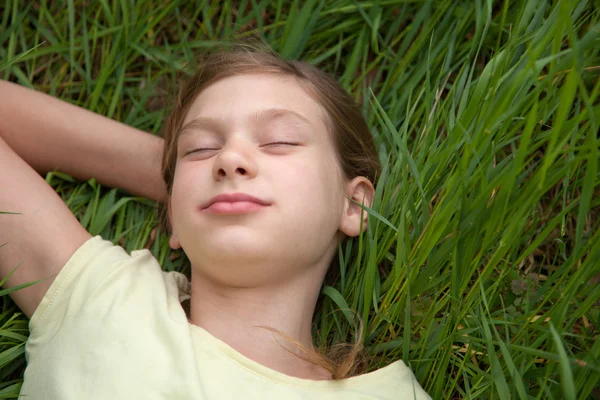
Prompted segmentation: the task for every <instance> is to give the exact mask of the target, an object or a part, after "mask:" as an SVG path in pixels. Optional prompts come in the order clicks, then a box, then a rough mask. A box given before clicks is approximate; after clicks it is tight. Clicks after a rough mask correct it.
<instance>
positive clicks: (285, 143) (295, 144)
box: [186, 142, 300, 155]
mask: <svg viewBox="0 0 600 400" xmlns="http://www.w3.org/2000/svg"><path fill="white" fill-rule="evenodd" d="M274 144H284V145H289V146H298V145H299V144H300V143H299V142H273V143H267V144H265V145H264V146H271V145H274ZM264 146H263V147H264ZM209 150H219V149H215V148H212V147H207V148H199V149H194V150H191V151H189V152H187V153H186V155H188V154H192V153H196V152H201V151H209Z"/></svg>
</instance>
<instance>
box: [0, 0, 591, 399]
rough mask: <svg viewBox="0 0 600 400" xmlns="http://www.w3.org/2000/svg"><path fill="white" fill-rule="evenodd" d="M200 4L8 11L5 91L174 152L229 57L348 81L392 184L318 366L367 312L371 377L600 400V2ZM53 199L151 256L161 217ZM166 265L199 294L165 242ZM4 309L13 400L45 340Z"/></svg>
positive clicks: (2, 49)
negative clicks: (189, 83)
mask: <svg viewBox="0 0 600 400" xmlns="http://www.w3.org/2000/svg"><path fill="white" fill-rule="evenodd" d="M22 3H27V4H30V5H28V6H24V5H22ZM62 3H64V4H62ZM84 3H85V4H87V6H86V7H84ZM192 3H195V2H190V1H183V0H172V1H168V2H167V1H158V0H149V1H135V2H134V1H128V0H123V1H116V0H115V1H100V0H88V1H86V2H83V1H81V0H68V1H64V2H60V1H58V2H53V1H39V2H20V1H17V0H4V2H3V4H0V65H1V67H0V69H1V70H2V71H1V72H0V74H2V77H3V78H4V79H10V80H12V81H15V82H18V83H20V84H21V85H24V86H28V87H35V88H37V89H38V90H41V91H43V92H47V93H50V94H52V95H54V96H57V97H59V98H62V99H65V100H68V101H70V102H73V103H75V104H78V105H80V106H82V107H85V108H88V109H90V110H92V111H95V112H98V113H100V114H103V115H106V116H108V117H111V118H114V119H117V120H120V121H123V122H125V123H127V124H130V125H132V126H135V127H137V128H140V129H143V130H146V131H149V132H154V133H159V132H160V130H161V128H162V126H163V122H164V121H165V118H166V115H167V114H168V105H169V102H170V101H171V99H172V95H171V94H172V93H174V87H175V86H176V83H177V81H178V79H180V77H181V76H182V72H183V71H184V68H185V67H186V65H187V64H188V63H190V61H191V60H192V59H193V57H194V55H195V54H197V53H199V52H202V51H203V49H205V48H207V47H210V46H212V45H213V44H214V43H215V42H218V41H222V40H230V39H240V38H246V37H251V36H260V37H262V38H263V39H264V40H266V41H268V42H269V43H270V44H271V45H272V46H273V47H274V48H275V49H276V50H277V51H279V52H281V53H282V54H283V55H285V56H286V57H289V58H300V59H303V60H306V61H308V62H310V63H313V64H315V65H318V66H320V67H321V68H323V69H325V70H327V71H329V72H331V73H333V74H335V75H336V76H337V77H338V78H339V80H340V82H341V83H342V85H343V86H344V87H345V88H347V89H348V90H349V91H351V92H352V93H353V94H354V95H355V96H356V98H357V99H359V100H361V101H362V103H363V105H364V112H365V115H367V118H368V121H369V124H370V126H371V127H372V130H373V134H374V135H375V137H376V139H377V143H378V144H379V148H380V152H381V153H380V154H381V159H382V161H383V163H384V165H385V169H384V174H383V177H382V179H381V181H380V183H379V185H378V187H377V190H376V200H375V204H374V207H373V210H372V211H369V212H371V214H372V215H371V221H372V223H371V225H370V229H369V230H368V231H367V233H365V234H364V235H363V236H362V237H360V238H358V239H356V240H353V241H348V242H347V243H346V244H345V245H344V246H343V247H341V248H340V249H339V254H340V257H339V258H340V264H341V265H340V268H341V277H340V279H338V280H337V281H336V282H335V283H332V285H331V286H327V287H325V288H324V290H323V302H322V304H321V305H320V307H319V309H318V310H317V312H316V314H315V327H316V328H318V334H317V330H316V329H315V342H316V344H320V343H326V342H329V341H332V340H343V341H345V340H350V339H351V337H352V330H353V327H354V324H355V322H356V321H355V320H354V319H353V317H352V313H350V312H347V311H346V312H344V311H340V309H344V308H351V309H352V310H355V311H356V312H357V313H358V315H360V316H361V318H362V319H363V320H364V323H365V327H366V332H367V335H366V341H365V346H366V347H367V349H368V352H369V354H370V355H371V356H372V357H373V358H372V362H371V364H370V365H369V369H370V370H372V369H376V368H378V367H381V366H384V365H387V364H389V363H390V362H391V361H394V360H396V359H398V358H402V359H404V360H405V361H406V362H408V363H410V365H411V367H412V369H413V370H414V372H415V374H416V376H417V379H418V380H419V382H421V384H422V385H423V386H424V388H425V390H426V391H427V392H428V393H429V394H430V395H431V396H432V397H433V398H434V399H455V398H501V399H505V398H518V399H539V398H551V399H563V398H566V399H587V398H599V397H600V391H599V390H598V389H597V388H598V387H600V340H598V335H599V332H600V307H599V306H600V289H599V287H600V221H599V218H598V215H599V214H600V174H599V145H600V139H599V135H598V132H599V130H600V129H599V128H600V127H599V125H600V101H599V98H598V95H599V94H600V79H598V78H599V76H600V24H599V21H600V5H599V3H598V1H566V0H562V1H550V2H546V1H537V0H531V1H504V2H502V1H495V2H492V1H482V0H481V1H478V0H475V1H455V0H437V1H424V0H411V1H408V0H405V1H394V0H389V1H360V2H357V1H352V0H331V1H330V0H328V1H317V0H308V1H294V2H289V1H282V0H250V1H244V0H242V1H239V2H238V1H236V2H232V1H224V2H219V3H220V5H219V6H217V5H216V4H217V2H206V1H203V2H200V1H199V2H197V4H192ZM0 95H1V94H0ZM47 181H48V182H49V183H50V184H51V185H52V186H53V187H54V188H55V189H56V191H57V192H58V193H59V194H60V195H61V196H62V197H63V199H64V200H65V202H66V203H67V204H68V205H69V207H70V208H71V209H72V210H73V213H74V214H75V215H76V216H77V217H78V218H79V219H80V221H81V222H82V224H83V225H84V226H85V227H86V228H87V229H88V230H89V231H90V232H91V233H92V234H94V235H95V234H101V235H102V236H103V237H104V238H107V239H111V240H113V241H114V242H119V243H121V244H122V245H123V246H124V247H125V248H126V249H127V250H133V249H136V248H140V247H143V246H145V245H146V243H148V242H149V238H150V235H151V232H152V230H153V229H154V228H155V226H156V217H155V205H154V204H153V203H152V202H150V201H147V200H144V199H139V198H132V197H130V196H128V195H127V194H126V193H123V192H121V191H117V190H111V189H110V188H103V187H100V186H99V185H98V184H96V183H95V182H94V181H93V180H92V181H89V182H75V181H74V180H73V179H71V178H70V177H68V176H66V175H64V174H60V173H51V174H48V176H47ZM0 190H1V189H0ZM3 211H10V210H3ZM151 250H152V252H153V253H154V254H155V256H156V257H157V258H158V260H159V261H160V262H161V264H162V265H163V266H164V268H165V269H167V270H173V269H176V270H180V271H184V272H189V266H188V265H187V261H186V259H185V257H184V256H182V254H181V253H179V252H172V251H171V250H170V249H169V248H168V244H167V239H166V237H165V236H164V235H161V234H160V233H159V234H158V236H157V240H155V241H154V242H153V245H152V246H151ZM0 295H2V293H0ZM0 303H1V304H2V310H1V312H0V382H3V383H0V398H14V397H16V395H17V393H18V390H19V387H20V382H21V380H22V373H23V369H24V366H25V359H24V346H23V345H24V343H25V341H26V338H27V334H28V329H27V320H26V319H25V318H24V317H23V316H22V315H20V314H19V310H18V309H17V308H16V307H15V305H14V304H13V303H12V301H11V300H10V298H9V297H8V296H7V295H5V294H4V295H3V296H2V297H0Z"/></svg>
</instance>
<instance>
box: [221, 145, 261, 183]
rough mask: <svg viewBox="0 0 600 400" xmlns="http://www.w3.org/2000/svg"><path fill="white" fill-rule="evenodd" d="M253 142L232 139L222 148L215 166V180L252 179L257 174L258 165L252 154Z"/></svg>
mask: <svg viewBox="0 0 600 400" xmlns="http://www.w3.org/2000/svg"><path fill="white" fill-rule="evenodd" d="M252 151H253V144H252V143H249V142H248V141H245V140H234V139H231V140H229V142H228V143H227V144H226V145H225V147H223V148H222V149H221V151H220V152H219V154H218V155H217V158H216V160H215V164H214V166H213V176H214V178H215V180H217V181H219V180H224V179H238V178H240V177H243V178H246V179H250V178H253V177H255V176H256V173H257V172H258V166H257V164H256V160H255V159H254V157H253V155H252Z"/></svg>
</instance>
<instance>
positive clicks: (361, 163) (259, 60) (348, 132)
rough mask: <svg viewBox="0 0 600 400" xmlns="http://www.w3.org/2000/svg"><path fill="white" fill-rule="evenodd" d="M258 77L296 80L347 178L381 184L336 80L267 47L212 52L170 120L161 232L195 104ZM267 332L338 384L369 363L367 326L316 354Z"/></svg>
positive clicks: (351, 105) (367, 137)
mask: <svg viewBox="0 0 600 400" xmlns="http://www.w3.org/2000/svg"><path fill="white" fill-rule="evenodd" d="M257 73H263V74H264V73H269V74H276V75H283V76H289V77H293V78H295V79H296V81H297V82H298V84H299V85H301V87H303V88H304V89H305V90H306V91H307V92H308V93H309V94H310V95H311V96H312V97H313V98H314V100H315V101H317V103H319V104H320V105H321V107H323V109H324V110H325V111H326V114H327V122H328V124H327V125H328V129H329V133H330V134H331V135H332V138H333V142H334V147H335V150H336V156H337V160H338V162H339V165H340V167H341V171H342V174H343V176H344V177H345V178H346V179H348V180H351V179H353V178H355V177H358V176H364V177H366V178H368V179H369V180H370V181H371V182H372V183H373V184H375V183H376V180H377V178H378V175H379V173H380V170H381V165H380V163H379V157H378V154H377V150H376V148H375V145H374V142H373V138H372V136H371V133H370V131H369V128H368V126H367V123H366V121H365V119H364V117H363V116H362V113H361V110H360V108H359V106H358V105H357V104H356V102H355V101H354V99H352V97H351V96H350V95H349V94H348V93H347V92H346V91H345V90H344V89H343V88H342V87H341V86H340V85H339V84H338V82H337V81H336V80H335V79H334V78H333V77H331V76H330V75H328V74H327V73H325V72H323V71H321V70H319V69H318V68H316V67H313V66H312V65H310V64H307V63H305V62H302V61H288V60H284V59H282V58H281V57H280V56H279V55H277V54H276V53H275V52H273V51H272V50H270V49H268V48H264V47H262V46H261V47H257V46H255V45H252V46H250V45H245V44H240V45H234V46H231V47H229V48H224V49H219V50H218V51H212V52H209V53H207V54H204V55H203V56H202V57H201V58H200V61H199V69H198V72H197V73H196V74H194V75H193V76H192V77H191V78H190V79H189V80H188V81H187V82H186V83H185V84H184V85H183V86H182V87H181V89H180V92H179V97H178V99H177V102H176V104H175V105H174V107H173V110H172V112H171V114H170V116H169V118H168V120H167V124H166V127H165V131H164V139H165V146H164V153H163V159H162V174H163V179H164V181H165V184H166V187H167V193H168V198H167V203H165V204H161V205H159V221H160V224H161V227H162V229H163V230H164V231H165V232H167V233H168V234H170V233H171V227H170V223H169V218H168V211H167V210H168V202H169V201H170V196H171V192H172V189H173V178H174V175H175V167H176V163H177V140H178V134H179V131H180V129H181V127H182V124H183V121H184V119H185V116H186V114H187V113H188V111H189V109H190V107H191V105H192V103H193V102H194V100H195V99H196V98H197V97H198V95H199V94H200V92H202V91H203V90H204V89H206V88H207V87H208V86H209V85H211V84H213V83H215V82H217V81H219V80H221V79H224V78H227V77H231V76H237V75H247V74H257ZM330 270H331V269H330ZM328 276H329V277H330V276H331V275H330V274H328ZM264 328H266V329H269V330H272V331H274V332H276V333H279V334H280V335H281V336H283V337H284V338H285V339H286V340H288V341H290V342H292V343H293V344H294V345H295V347H296V348H297V349H298V350H299V351H300V353H302V354H296V355H297V356H298V357H300V358H302V359H304V360H305V361H308V362H310V363H312V364H314V365H317V366H320V367H322V368H324V369H325V370H327V371H329V372H330V373H331V375H332V378H333V379H343V378H348V377H350V376H355V375H359V374H361V373H363V372H365V370H366V367H367V365H366V364H367V358H366V355H365V352H364V349H363V348H362V338H363V337H362V324H361V327H360V329H359V332H358V335H357V337H356V340H355V343H354V344H346V343H343V344H336V345H334V346H331V347H330V348H329V349H327V350H324V349H320V350H319V351H317V352H315V351H314V350H312V349H308V348H306V347H305V346H303V345H302V344H301V343H299V342H297V341H295V340H294V339H292V338H291V337H289V336H287V335H286V334H285V333H283V332H280V331H278V330H276V329H274V328H270V327H264ZM286 350H287V349H286ZM288 351H290V350H288ZM290 352H291V351H290ZM292 354H295V353H292Z"/></svg>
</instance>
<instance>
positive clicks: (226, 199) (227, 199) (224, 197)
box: [202, 193, 270, 210]
mask: <svg viewBox="0 0 600 400" xmlns="http://www.w3.org/2000/svg"><path fill="white" fill-rule="evenodd" d="M237 202H246V203H256V204H258V205H261V206H268V205H270V203H268V202H267V201H265V200H262V199H259V198H258V197H254V196H251V195H249V194H246V193H225V194H220V195H218V196H215V197H213V198H212V199H210V200H209V201H208V202H207V203H205V204H204V205H203V206H202V209H203V210H204V209H207V208H209V207H210V206H212V205H213V204H215V203H237Z"/></svg>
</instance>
